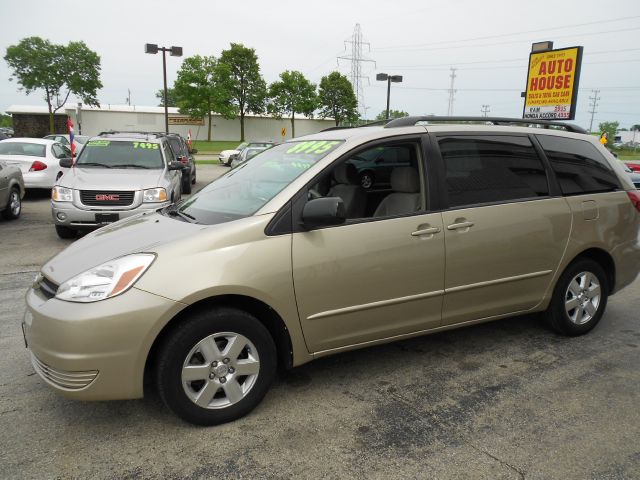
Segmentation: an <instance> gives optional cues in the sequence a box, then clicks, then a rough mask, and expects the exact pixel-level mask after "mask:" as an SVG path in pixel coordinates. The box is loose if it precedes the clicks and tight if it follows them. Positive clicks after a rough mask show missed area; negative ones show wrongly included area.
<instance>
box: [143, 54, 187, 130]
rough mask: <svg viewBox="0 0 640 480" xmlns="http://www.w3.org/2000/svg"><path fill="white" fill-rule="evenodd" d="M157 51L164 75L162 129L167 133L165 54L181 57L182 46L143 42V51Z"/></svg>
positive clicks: (167, 111) (167, 109) (167, 108)
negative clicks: (159, 54) (160, 53)
mask: <svg viewBox="0 0 640 480" xmlns="http://www.w3.org/2000/svg"><path fill="white" fill-rule="evenodd" d="M158 51H161V52H162V76H163V77H164V129H165V131H166V132H167V133H169V107H168V106H167V55H166V53H167V52H169V54H170V55H171V56H172V57H181V56H182V47H171V48H165V47H158V45H156V44H155V43H145V44H144V53H150V54H153V55H155V54H156V53H158Z"/></svg>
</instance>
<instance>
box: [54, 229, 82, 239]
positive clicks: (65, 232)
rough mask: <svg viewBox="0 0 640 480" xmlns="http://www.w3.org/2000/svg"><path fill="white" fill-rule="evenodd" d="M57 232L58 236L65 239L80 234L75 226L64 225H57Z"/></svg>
mask: <svg viewBox="0 0 640 480" xmlns="http://www.w3.org/2000/svg"><path fill="white" fill-rule="evenodd" d="M56 233H57V234H58V237H60V238H62V239H64V240H68V239H70V238H76V237H77V236H78V232H76V231H75V230H74V229H73V228H69V227H65V226H64V225H56Z"/></svg>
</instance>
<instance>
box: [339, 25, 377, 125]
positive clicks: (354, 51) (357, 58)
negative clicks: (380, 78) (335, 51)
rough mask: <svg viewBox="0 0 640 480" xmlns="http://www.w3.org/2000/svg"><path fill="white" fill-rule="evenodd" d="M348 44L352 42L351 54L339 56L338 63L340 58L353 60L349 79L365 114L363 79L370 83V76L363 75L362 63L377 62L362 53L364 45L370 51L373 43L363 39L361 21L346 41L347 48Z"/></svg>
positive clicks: (359, 109) (359, 108)
mask: <svg viewBox="0 0 640 480" xmlns="http://www.w3.org/2000/svg"><path fill="white" fill-rule="evenodd" d="M347 44H351V54H346V53H345V55H341V56H339V57H338V65H339V64H340V60H348V61H350V62H351V73H350V76H349V77H350V78H349V80H351V85H352V86H353V92H354V93H355V94H356V99H357V100H358V111H359V112H362V114H364V113H365V112H364V111H363V107H364V88H363V85H362V80H363V79H365V80H367V83H369V77H367V76H363V75H362V64H363V63H365V62H371V63H373V64H374V66H375V64H376V62H375V61H374V60H371V59H369V58H367V57H365V56H364V54H363V53H362V46H363V45H366V46H367V47H368V49H369V51H371V44H369V42H365V41H364V40H363V39H362V29H361V28H360V24H359V23H356V26H355V28H354V29H353V35H351V37H350V38H348V39H347V40H345V41H344V46H345V50H346V49H347Z"/></svg>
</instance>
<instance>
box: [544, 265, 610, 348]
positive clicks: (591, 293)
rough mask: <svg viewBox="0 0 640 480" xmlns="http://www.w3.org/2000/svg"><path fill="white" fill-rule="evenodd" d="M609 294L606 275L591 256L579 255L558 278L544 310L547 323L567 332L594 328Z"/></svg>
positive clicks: (602, 312)
mask: <svg viewBox="0 0 640 480" xmlns="http://www.w3.org/2000/svg"><path fill="white" fill-rule="evenodd" d="M608 295H609V284H608V280H607V275H606V273H605V271H604V269H603V268H602V266H601V265H600V264H599V263H597V262H595V261H594V260H591V259H588V258H582V259H578V260H576V261H574V262H573V263H572V264H571V265H569V266H568V267H567V269H566V270H565V271H564V273H563V274H562V275H561V276H560V278H559V279H558V283H557V284H556V287H555V290H554V292H553V298H552V299H551V304H550V305H549V308H548V310H547V319H548V321H549V324H550V326H551V327H552V328H553V329H554V330H555V331H556V332H558V333H561V334H563V335H568V336H577V335H582V334H585V333H587V332H588V331H590V330H591V329H593V328H594V327H595V326H596V325H597V324H598V322H599V321H600V319H601V318H602V315H603V314H604V310H605V308H606V306H607V297H608Z"/></svg>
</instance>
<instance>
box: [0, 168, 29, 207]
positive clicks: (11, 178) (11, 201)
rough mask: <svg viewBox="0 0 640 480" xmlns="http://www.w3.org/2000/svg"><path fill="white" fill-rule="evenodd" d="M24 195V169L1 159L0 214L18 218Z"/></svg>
mask: <svg viewBox="0 0 640 480" xmlns="http://www.w3.org/2000/svg"><path fill="white" fill-rule="evenodd" d="M22 197H24V180H23V178H22V171H20V168H18V167H16V166H14V165H8V164H7V163H6V162H2V161H0V214H1V215H2V216H3V217H4V218H6V219H7V220H15V219H16V218H18V217H19V216H20V212H21V211H22Z"/></svg>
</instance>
